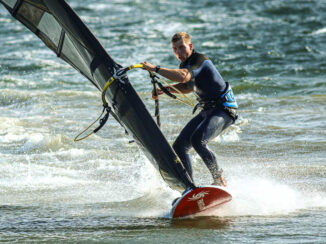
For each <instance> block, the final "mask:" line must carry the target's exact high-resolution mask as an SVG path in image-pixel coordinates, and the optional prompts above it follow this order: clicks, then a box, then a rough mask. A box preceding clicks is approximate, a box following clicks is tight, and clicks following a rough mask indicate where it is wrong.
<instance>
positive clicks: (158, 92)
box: [152, 88, 163, 100]
mask: <svg viewBox="0 0 326 244" xmlns="http://www.w3.org/2000/svg"><path fill="white" fill-rule="evenodd" d="M156 92H157V96H155V91H154V90H153V91H152V98H153V99H154V100H157V99H158V96H159V95H162V94H163V92H162V90H161V89H160V88H157V89H156Z"/></svg>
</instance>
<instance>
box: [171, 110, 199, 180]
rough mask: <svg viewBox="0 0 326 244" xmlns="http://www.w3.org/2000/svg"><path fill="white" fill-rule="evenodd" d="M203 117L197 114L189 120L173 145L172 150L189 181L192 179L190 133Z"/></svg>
mask: <svg viewBox="0 0 326 244" xmlns="http://www.w3.org/2000/svg"><path fill="white" fill-rule="evenodd" d="M203 119H204V118H203V116H202V115H201V114H198V115H197V116H195V117H194V118H193V119H191V120H190V121H189V122H188V124H187V125H186V126H185V127H184V128H183V129H182V131H181V132H180V134H179V136H178V137H177V139H176V140H175V142H174V143H173V149H174V151H175V152H176V154H177V155H178V157H179V158H180V160H181V162H182V163H183V164H184V166H185V168H186V170H187V171H188V173H189V175H190V177H191V179H193V177H192V165H191V159H190V155H189V153H188V152H189V150H190V148H191V140H190V138H191V136H192V133H193V132H194V131H195V130H196V128H197V127H198V125H199V124H200V123H201V122H202V121H203Z"/></svg>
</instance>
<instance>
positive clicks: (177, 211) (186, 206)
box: [171, 186, 232, 218]
mask: <svg viewBox="0 0 326 244" xmlns="http://www.w3.org/2000/svg"><path fill="white" fill-rule="evenodd" d="M231 200H232V196H231V194H230V193H229V192H228V191H227V190H226V189H225V188H224V187H220V186H202V187H197V188H195V189H194V190H189V191H187V192H185V193H184V194H183V195H182V196H181V197H180V198H179V199H178V200H176V201H175V203H174V204H173V206H172V210H171V216H172V218H180V217H186V216H190V215H194V214H197V213H202V212H204V211H207V210H208V209H212V208H216V207H218V206H220V205H222V204H224V203H227V202H229V201H231Z"/></svg>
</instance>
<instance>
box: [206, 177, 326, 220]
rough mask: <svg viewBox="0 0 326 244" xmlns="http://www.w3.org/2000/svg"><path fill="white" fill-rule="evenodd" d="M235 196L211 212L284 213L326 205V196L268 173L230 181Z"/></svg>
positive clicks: (223, 213)
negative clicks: (310, 192)
mask: <svg viewBox="0 0 326 244" xmlns="http://www.w3.org/2000/svg"><path fill="white" fill-rule="evenodd" d="M228 188H229V190H230V192H231V193H232V196H233V199H232V201H231V202H229V203H228V204H226V205H224V206H223V207H221V208H219V209H216V210H215V211H213V212H211V213H210V214H211V215H216V216H280V215H288V214H290V213H293V212H296V211H299V210H301V209H306V208H312V207H316V206H318V207H321V206H324V207H325V206H326V196H325V194H324V195H323V196H322V195H321V194H320V193H315V194H309V193H307V192H304V191H301V190H299V189H296V188H295V187H292V186H290V185H288V184H286V183H282V182H278V181H276V180H273V179H267V178H265V177H259V176H257V177H251V176H248V177H241V178H235V179H232V181H230V182H229V187H228Z"/></svg>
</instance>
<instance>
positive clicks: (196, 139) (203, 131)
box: [191, 109, 233, 185]
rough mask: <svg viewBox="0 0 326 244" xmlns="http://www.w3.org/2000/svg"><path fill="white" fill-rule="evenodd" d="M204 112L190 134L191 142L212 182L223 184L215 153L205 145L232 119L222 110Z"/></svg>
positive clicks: (228, 124)
mask: <svg viewBox="0 0 326 244" xmlns="http://www.w3.org/2000/svg"><path fill="white" fill-rule="evenodd" d="M205 113H206V118H205V119H204V120H203V121H202V123H201V124H200V125H199V126H198V127H197V129H196V131H195V132H194V133H193V134H192V137H191V144H192V146H193V147H194V149H195V150H196V152H197V153H198V154H199V156H200V157H201V158H202V159H203V161H204V163H205V164H206V166H207V168H208V169H209V171H210V172H211V174H212V176H213V179H214V182H215V183H216V182H217V181H221V184H222V185H223V184H224V183H225V182H223V181H224V179H223V177H221V175H222V171H221V170H220V169H219V167H218V164H217V160H216V157H215V154H214V153H213V152H212V151H211V150H210V149H209V148H208V147H207V143H208V142H209V141H210V140H211V139H213V138H215V137H216V136H218V135H219V134H220V133H221V132H222V131H223V130H225V129H226V128H227V127H228V126H230V125H231V124H232V123H233V119H232V117H231V116H230V115H229V114H228V113H226V112H225V111H223V110H218V109H215V110H212V111H207V112H205Z"/></svg>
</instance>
